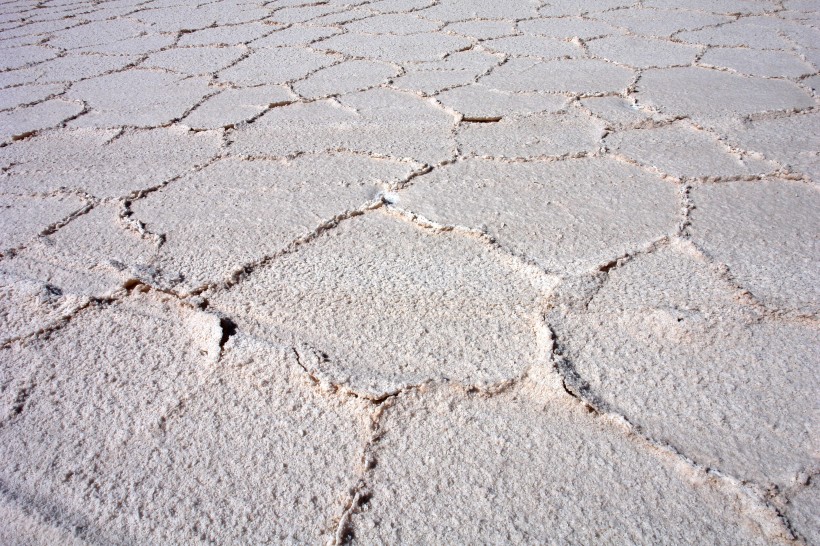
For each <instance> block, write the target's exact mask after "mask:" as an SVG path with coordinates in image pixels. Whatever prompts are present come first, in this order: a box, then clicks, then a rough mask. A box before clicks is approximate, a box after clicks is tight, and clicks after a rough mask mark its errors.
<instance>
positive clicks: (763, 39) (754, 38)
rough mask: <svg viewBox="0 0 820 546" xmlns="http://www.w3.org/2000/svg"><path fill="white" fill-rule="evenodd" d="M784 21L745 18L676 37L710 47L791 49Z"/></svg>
mask: <svg viewBox="0 0 820 546" xmlns="http://www.w3.org/2000/svg"><path fill="white" fill-rule="evenodd" d="M786 24H787V23H786V22H784V21H778V20H777V19H776V18H774V17H744V18H743V19H738V20H737V21H733V22H731V23H726V24H725V25H720V26H717V27H707V28H704V29H700V30H692V31H686V32H679V33H677V34H676V35H675V37H676V38H677V39H679V40H681V41H683V42H689V43H692V44H702V45H709V46H733V47H750V48H752V49H791V47H792V46H791V44H790V43H789V41H788V39H787V38H785V37H783V36H782V35H781V34H782V31H781V28H780V27H781V26H782V25H786Z"/></svg>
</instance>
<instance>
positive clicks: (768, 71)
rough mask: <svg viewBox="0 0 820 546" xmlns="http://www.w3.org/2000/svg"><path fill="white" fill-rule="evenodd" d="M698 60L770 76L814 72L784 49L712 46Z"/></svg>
mask: <svg viewBox="0 0 820 546" xmlns="http://www.w3.org/2000/svg"><path fill="white" fill-rule="evenodd" d="M698 62H699V63H700V64H702V65H705V66H716V67H723V68H729V69H731V70H734V71H735V72H741V73H743V74H749V75H752V76H765V77H771V78H776V77H782V78H798V77H800V76H806V75H809V74H814V73H815V72H816V70H815V69H814V67H812V66H811V65H809V64H808V63H806V62H804V61H802V60H800V59H799V58H798V57H795V56H794V55H793V54H791V53H789V52H786V51H756V50H751V49H747V48H712V49H710V50H709V51H707V52H706V53H705V54H704V55H703V57H701V58H700V60H699V61H698Z"/></svg>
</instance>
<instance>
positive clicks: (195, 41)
mask: <svg viewBox="0 0 820 546" xmlns="http://www.w3.org/2000/svg"><path fill="white" fill-rule="evenodd" d="M275 30H276V27H275V26H271V25H266V24H263V23H247V24H244V25H239V26H230V27H213V28H205V29H202V30H197V31H196V32H188V33H185V34H183V35H182V36H181V37H180V38H179V42H178V44H177V45H179V46H206V45H229V46H230V45H239V44H244V43H247V42H250V41H252V40H257V39H259V38H262V37H263V36H266V35H268V34H270V33H271V32H274V31H275Z"/></svg>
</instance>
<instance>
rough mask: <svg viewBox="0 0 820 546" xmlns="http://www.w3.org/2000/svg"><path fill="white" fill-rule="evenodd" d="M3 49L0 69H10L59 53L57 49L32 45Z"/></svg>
mask: <svg viewBox="0 0 820 546" xmlns="http://www.w3.org/2000/svg"><path fill="white" fill-rule="evenodd" d="M3 51H4V53H3V56H2V59H0V70H11V69H13V68H21V67H24V66H26V65H29V64H34V63H41V62H43V61H47V60H49V59H53V58H55V57H56V56H57V54H58V53H59V50H57V49H51V48H47V47H41V46H34V45H32V46H22V47H14V48H9V49H4V50H3Z"/></svg>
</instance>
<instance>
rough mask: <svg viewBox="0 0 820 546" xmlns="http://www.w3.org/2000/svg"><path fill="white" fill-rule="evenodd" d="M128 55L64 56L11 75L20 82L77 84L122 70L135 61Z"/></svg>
mask: <svg viewBox="0 0 820 546" xmlns="http://www.w3.org/2000/svg"><path fill="white" fill-rule="evenodd" d="M137 60H138V58H137V57H135V56H130V55H118V56H109V55H91V54H88V55H66V56H65V57H60V58H59V59H52V60H50V61H46V62H44V63H40V64H38V65H35V66H32V67H30V68H25V69H22V70H17V71H15V72H14V73H13V75H14V76H15V77H18V78H20V80H21V81H26V82H31V83H59V82H77V81H79V80H84V79H86V78H93V77H94V76H99V75H101V74H106V73H108V72H112V71H115V70H122V69H124V68H125V67H127V66H128V65H130V64H133V63H134V62H135V61H137Z"/></svg>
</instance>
